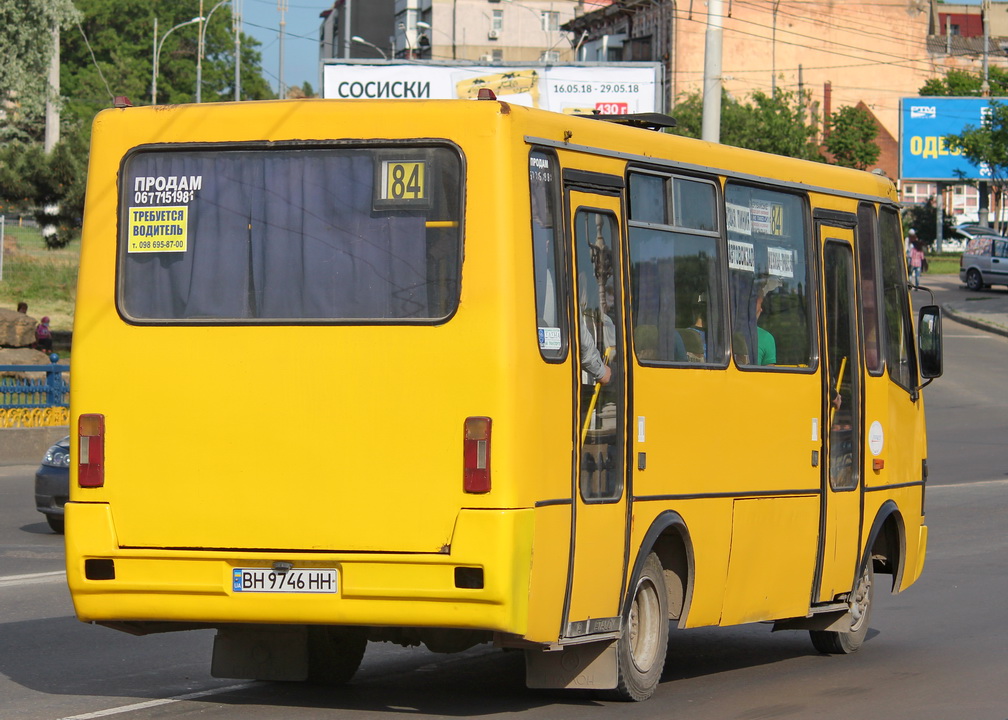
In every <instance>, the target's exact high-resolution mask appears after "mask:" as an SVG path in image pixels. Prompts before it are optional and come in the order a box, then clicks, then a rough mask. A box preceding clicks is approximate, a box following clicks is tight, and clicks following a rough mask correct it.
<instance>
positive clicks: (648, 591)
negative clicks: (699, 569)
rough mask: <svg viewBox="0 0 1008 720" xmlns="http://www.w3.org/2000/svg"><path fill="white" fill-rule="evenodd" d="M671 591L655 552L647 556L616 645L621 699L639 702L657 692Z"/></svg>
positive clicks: (663, 653) (664, 650)
mask: <svg viewBox="0 0 1008 720" xmlns="http://www.w3.org/2000/svg"><path fill="white" fill-rule="evenodd" d="M668 623H669V618H668V594H667V591H666V589H665V571H664V570H663V569H662V565H661V561H660V560H659V559H658V556H657V555H655V554H654V553H651V554H650V555H648V557H647V560H645V561H644V567H643V568H641V573H640V577H638V578H637V582H636V585H635V586H634V593H633V598H632V599H631V601H630V609H629V612H628V613H627V616H626V624H625V626H624V628H623V634H622V635H621V636H620V639H619V642H618V644H617V666H618V673H619V679H618V684H617V686H616V690H615V691H614V693H615V696H616V697H617V698H618V699H620V700H633V701H636V702H640V701H642V700H647V699H648V698H649V697H651V695H652V694H654V691H655V688H657V687H658V681H659V680H661V674H662V670H663V669H664V668H665V653H666V652H667V650H668V632H669V628H668Z"/></svg>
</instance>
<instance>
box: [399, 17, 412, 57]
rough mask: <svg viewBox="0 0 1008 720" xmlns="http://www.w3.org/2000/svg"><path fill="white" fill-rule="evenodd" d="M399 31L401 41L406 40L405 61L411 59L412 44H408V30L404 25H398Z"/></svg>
mask: <svg viewBox="0 0 1008 720" xmlns="http://www.w3.org/2000/svg"><path fill="white" fill-rule="evenodd" d="M399 29H400V30H402V34H403V39H404V40H406V59H407V60H412V59H413V43H411V42H410V37H409V30H408V29H407V28H406V24H405V23H399Z"/></svg>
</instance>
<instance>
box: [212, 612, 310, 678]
mask: <svg viewBox="0 0 1008 720" xmlns="http://www.w3.org/2000/svg"><path fill="white" fill-rule="evenodd" d="M210 674H211V675H212V676H213V677H217V678H241V679H244V680H278V681H279V680H284V681H302V680H305V679H307V677H308V629H307V628H306V627H304V626H303V625H254V626H245V627H226V628H220V629H218V630H217V635H216V636H215V637H214V648H213V661H212V662H211V664H210Z"/></svg>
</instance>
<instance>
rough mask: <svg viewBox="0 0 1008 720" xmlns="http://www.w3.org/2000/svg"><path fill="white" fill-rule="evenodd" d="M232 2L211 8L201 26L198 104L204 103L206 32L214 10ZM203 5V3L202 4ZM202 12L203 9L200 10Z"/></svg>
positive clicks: (197, 73)
mask: <svg viewBox="0 0 1008 720" xmlns="http://www.w3.org/2000/svg"><path fill="white" fill-rule="evenodd" d="M229 2H231V0H220V2H219V3H217V4H216V5H214V6H213V7H212V8H210V12H208V13H207V14H206V18H205V19H204V22H202V23H201V24H200V30H199V49H198V53H199V54H198V55H197V56H196V102H203V54H204V53H205V52H206V31H207V28H208V27H210V16H211V15H213V14H214V10H216V9H217V8H219V7H220V6H221V5H226V4H228V3H229ZM200 4H201V5H202V3H200ZM200 9H201V10H202V8H200Z"/></svg>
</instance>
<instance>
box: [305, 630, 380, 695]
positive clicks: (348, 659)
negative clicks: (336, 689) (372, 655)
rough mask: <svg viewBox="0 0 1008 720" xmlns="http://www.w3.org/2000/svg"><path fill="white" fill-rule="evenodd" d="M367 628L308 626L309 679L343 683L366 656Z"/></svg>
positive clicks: (311, 680)
mask: <svg viewBox="0 0 1008 720" xmlns="http://www.w3.org/2000/svg"><path fill="white" fill-rule="evenodd" d="M366 647H367V631H366V630H365V629H364V628H354V627H327V626H324V625H320V626H314V625H313V626H309V627H308V682H310V683H313V684H316V685H342V684H343V683H345V682H347V681H348V680H350V678H352V677H353V676H354V673H356V672H357V668H359V667H360V664H361V661H362V660H363V659H364V650H365V648H366Z"/></svg>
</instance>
